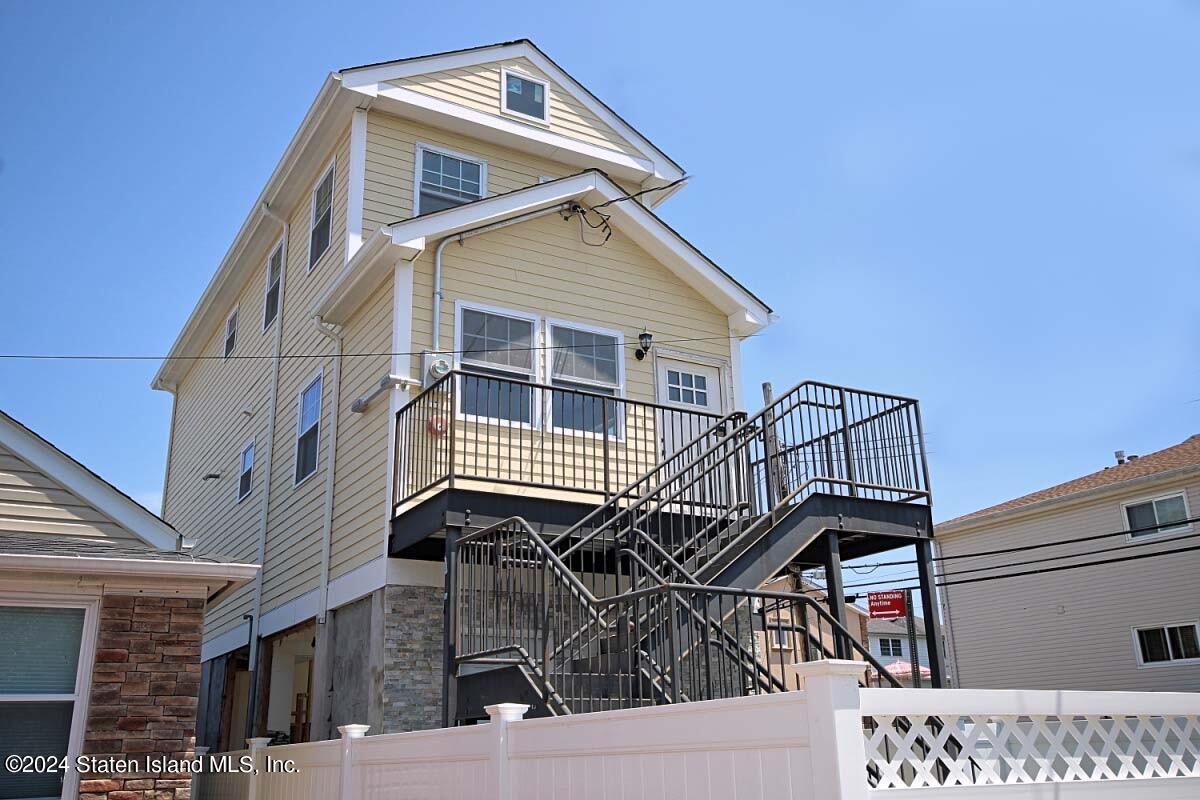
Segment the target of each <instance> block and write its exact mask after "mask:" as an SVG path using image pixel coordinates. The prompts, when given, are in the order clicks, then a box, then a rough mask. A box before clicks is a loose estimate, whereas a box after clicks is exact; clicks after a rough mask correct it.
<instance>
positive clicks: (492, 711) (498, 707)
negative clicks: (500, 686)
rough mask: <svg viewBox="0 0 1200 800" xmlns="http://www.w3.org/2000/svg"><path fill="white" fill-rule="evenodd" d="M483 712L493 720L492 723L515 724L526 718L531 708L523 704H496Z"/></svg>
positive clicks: (484, 708)
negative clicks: (526, 713)
mask: <svg viewBox="0 0 1200 800" xmlns="http://www.w3.org/2000/svg"><path fill="white" fill-rule="evenodd" d="M483 710H484V711H486V712H487V713H488V716H489V717H491V718H492V722H515V721H516V720H519V719H523V718H524V717H525V712H526V711H528V710H529V706H527V705H524V704H522V703H496V704H495V705H491V706H484V707H483Z"/></svg>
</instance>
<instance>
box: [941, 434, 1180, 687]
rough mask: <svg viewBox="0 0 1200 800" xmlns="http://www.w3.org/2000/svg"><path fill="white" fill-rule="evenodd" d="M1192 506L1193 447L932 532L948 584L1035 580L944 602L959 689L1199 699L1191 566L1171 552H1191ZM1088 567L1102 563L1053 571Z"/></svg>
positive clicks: (948, 592) (1128, 460)
mask: <svg viewBox="0 0 1200 800" xmlns="http://www.w3.org/2000/svg"><path fill="white" fill-rule="evenodd" d="M1198 507H1200V436H1192V437H1191V438H1189V439H1187V440H1186V441H1184V442H1181V443H1180V444H1177V445H1175V446H1174V447H1168V448H1167V449H1165V450H1160V451H1158V452H1155V453H1150V454H1149V455H1145V456H1141V457H1138V456H1129V457H1126V456H1125V454H1124V453H1123V452H1122V451H1118V452H1117V454H1116V463H1115V464H1112V465H1110V466H1107V467H1105V468H1103V469H1101V470H1098V471H1097V472H1093V473H1092V474H1090V475H1086V476H1084V477H1082V478H1077V479H1075V480H1072V481H1068V482H1066V483H1062V484H1059V485H1057V486H1053V487H1050V488H1048V489H1043V490H1041V491H1038V492H1034V493H1032V494H1028V495H1025V496H1024V497H1019V498H1017V499H1015V500H1010V501H1008V502H1005V503H1001V504H999V505H996V506H992V507H990V508H985V509H983V510H981V511H976V512H974V513H972V514H967V515H966V516H963V517H959V518H957V519H953V520H950V521H949V522H945V523H942V524H940V525H938V526H937V541H938V546H939V548H940V550H941V553H942V555H943V556H945V557H947V558H952V559H953V560H952V561H945V562H943V573H944V579H945V580H947V581H955V580H965V579H967V578H979V577H984V576H988V575H997V574H1000V575H1003V574H1006V573H1013V572H1023V571H1037V572H1038V574H1031V575H1025V576H1021V577H1012V578H1005V579H1003V580H995V581H976V582H971V583H960V584H958V585H951V586H947V587H945V588H944V589H943V594H942V599H943V603H944V606H943V608H944V615H945V620H946V629H947V639H948V643H949V648H948V649H949V651H950V656H949V657H950V659H951V662H952V663H953V664H956V676H957V682H956V685H959V686H962V687H965V688H997V689H999V688H1017V687H1020V688H1025V689H1095V690H1138V691H1180V692H1182V691H1192V692H1194V691H1200V630H1198V625H1200V591H1197V576H1198V575H1200V553H1197V552H1194V551H1193V552H1172V551H1177V550H1183V551H1186V550H1188V549H1190V548H1192V547H1194V543H1193V542H1192V537H1194V536H1195V531H1196V530H1197V527H1196V525H1195V524H1194V523H1193V522H1192V521H1191V520H1192V518H1193V517H1194V515H1195V513H1196V509H1197V508H1198ZM1087 537H1098V538H1092V539H1091V540H1090V541H1078V542H1074V543H1067V544H1063V545H1061V546H1053V547H1041V545H1046V544H1050V543H1053V542H1057V541H1063V542H1071V541H1072V540H1078V539H1084V538H1087ZM1026 547H1033V548H1034V549H1029V550H1024V551H1018V552H1010V553H1006V554H999V555H993V556H979V557H976V558H970V557H964V556H970V555H971V554H972V553H978V552H981V551H992V550H1006V549H1010V548H1026ZM1091 561H1107V562H1110V563H1106V564H1100V565H1095V566H1088V567H1083V568H1079V569H1067V570H1061V569H1058V568H1059V567H1063V566H1069V565H1074V564H1086V563H1088V562H1091ZM1028 562H1033V563H1028ZM992 566H1001V567H1002V569H999V570H995V571H992V570H983V571H980V570H979V569H978V568H980V567H992ZM968 570H976V571H974V572H970V573H969V574H967V571H968Z"/></svg>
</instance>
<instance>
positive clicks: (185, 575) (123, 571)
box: [0, 552, 258, 588]
mask: <svg viewBox="0 0 1200 800" xmlns="http://www.w3.org/2000/svg"><path fill="white" fill-rule="evenodd" d="M0 571H9V572H12V571H17V572H50V573H58V574H71V575H75V574H86V575H123V576H138V577H147V578H155V577H165V578H172V579H175V580H186V581H196V582H202V583H214V582H217V583H223V584H231V586H230V587H229V588H236V587H237V586H241V585H242V584H244V583H247V582H249V581H251V580H253V579H254V576H255V574H257V572H258V567H257V566H256V565H254V564H231V563H224V562H212V561H163V560H159V559H152V558H93V557H91V556H84V557H80V556H41V555H26V554H21V553H17V554H10V553H2V552H0Z"/></svg>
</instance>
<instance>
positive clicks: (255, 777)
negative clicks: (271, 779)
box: [246, 736, 271, 800]
mask: <svg viewBox="0 0 1200 800" xmlns="http://www.w3.org/2000/svg"><path fill="white" fill-rule="evenodd" d="M270 743H271V737H269V736H255V737H253V738H250V739H247V740H246V746H247V747H249V748H250V757H251V758H252V759H254V772H251V773H250V779H249V780H248V781H247V783H248V784H249V785H248V786H247V788H246V800H258V795H259V794H260V792H259V791H258V782H259V781H260V780H261V779H262V776H263V774H265V773H266V766H265V765H264V762H263V750H266V749H267V745H268V744H270Z"/></svg>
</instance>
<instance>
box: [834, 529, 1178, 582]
mask: <svg viewBox="0 0 1200 800" xmlns="http://www.w3.org/2000/svg"><path fill="white" fill-rule="evenodd" d="M1193 522H1200V517H1189V518H1188V519H1181V520H1177V521H1175V522H1167V523H1160V524H1158V525H1147V526H1145V527H1144V528H1129V529H1128V530H1123V531H1113V532H1112V533H1097V534H1095V535H1092V536H1080V537H1077V538H1075V539H1059V540H1058V541H1055V542H1042V543H1040V544H1026V545H1021V546H1019V547H1005V548H1001V549H999V550H980V551H979V552H978V553H959V554H958V555H953V556H938V557H937V558H934V559H933V560H934V561H954V560H957V559H960V558H982V557H984V556H1002V555H1007V554H1009V553H1025V552H1028V551H1030V550H1041V549H1044V548H1046V547H1060V546H1062V545H1065V544H1078V543H1080V542H1094V541H1097V540H1099V539H1111V538H1112V537H1114V536H1131V535H1133V534H1136V533H1147V532H1149V531H1161V530H1166V529H1170V528H1177V527H1179V526H1181V525H1190V524H1192V523H1193ZM934 529H935V530H936V529H937V526H936V525H934ZM1097 552H1103V551H1097ZM916 563H917V562H916V560H915V559H909V560H907V561H880V562H877V563H874V564H856V565H855V566H856V567H858V568H859V569H865V568H866V567H902V566H905V565H906V564H916Z"/></svg>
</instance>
